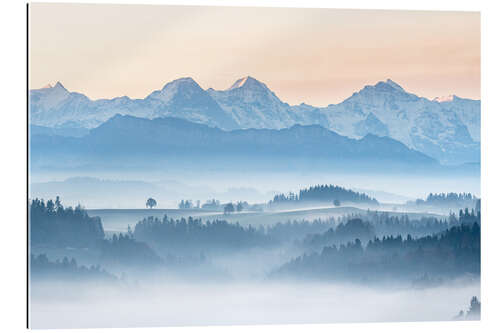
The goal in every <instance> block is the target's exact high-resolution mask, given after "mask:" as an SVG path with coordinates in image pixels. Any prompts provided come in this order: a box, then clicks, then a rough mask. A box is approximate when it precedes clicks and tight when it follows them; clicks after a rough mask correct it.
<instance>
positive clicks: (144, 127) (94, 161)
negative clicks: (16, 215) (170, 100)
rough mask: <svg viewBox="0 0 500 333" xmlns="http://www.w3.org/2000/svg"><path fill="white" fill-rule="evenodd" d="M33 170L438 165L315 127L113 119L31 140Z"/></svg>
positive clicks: (380, 141) (379, 140)
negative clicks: (73, 133) (77, 132)
mask: <svg viewBox="0 0 500 333" xmlns="http://www.w3.org/2000/svg"><path fill="white" fill-rule="evenodd" d="M30 154H31V155H30V157H31V164H32V166H33V167H35V168H62V167H70V168H71V167H110V166H112V167H116V166H120V165H121V166H123V165H127V166H131V167H138V168H142V167H144V168H145V167H148V166H152V165H155V164H161V165H163V167H165V168H169V167H171V168H175V167H185V166H196V167H201V168H202V167H204V166H211V167H216V168H224V167H235V168H248V169H262V168H270V169H276V170H287V169H290V170H291V169H294V168H298V169H302V168H305V167H308V166H309V167H310V166H311V165H313V166H314V167H316V168H323V169H332V170H334V169H338V170H340V169H349V168H357V169H366V170H373V171H376V170H386V171H387V170H390V169H391V168H394V169H401V168H403V169H405V170H413V169H418V168H435V167H439V166H440V165H439V163H438V162H437V161H436V160H435V159H433V158H431V157H429V156H427V155H425V154H423V153H421V152H418V151H416V150H413V149H410V148H408V147H406V146H405V145H404V144H403V143H401V142H399V141H397V140H394V139H392V138H389V137H379V136H376V135H373V134H367V135H366V136H364V137H363V138H361V139H351V138H348V137H346V136H342V135H339V134H337V133H335V132H334V131H331V130H328V129H326V128H323V127H321V126H319V125H293V126H291V127H289V128H284V129H279V130H275V129H238V130H231V131H227V130H222V129H219V128H217V127H210V126H208V125H203V124H198V123H194V122H190V121H187V120H184V119H180V118H173V117H164V118H155V119H146V118H138V117H133V116H128V115H125V116H124V115H115V116H113V117H112V118H110V119H109V120H107V121H106V122H104V123H103V124H101V125H100V126H98V127H96V128H94V129H91V130H90V131H89V133H88V134H87V135H84V136H81V137H68V136H59V135H52V134H37V135H33V136H32V137H31V146H30Z"/></svg>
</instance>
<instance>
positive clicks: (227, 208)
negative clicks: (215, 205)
mask: <svg viewBox="0 0 500 333" xmlns="http://www.w3.org/2000/svg"><path fill="white" fill-rule="evenodd" d="M232 212H234V205H233V204H232V203H231V202H230V203H228V204H227V205H225V206H224V214H226V215H227V214H231V213H232Z"/></svg>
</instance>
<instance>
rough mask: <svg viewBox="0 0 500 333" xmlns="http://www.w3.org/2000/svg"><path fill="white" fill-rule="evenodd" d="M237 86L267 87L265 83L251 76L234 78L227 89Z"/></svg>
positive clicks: (249, 87)
mask: <svg viewBox="0 0 500 333" xmlns="http://www.w3.org/2000/svg"><path fill="white" fill-rule="evenodd" d="M238 88H247V89H255V88H261V89H262V88H264V89H267V87H266V85H265V84H264V83H262V82H260V81H258V80H256V79H254V78H253V77H251V76H245V77H243V78H241V79H238V80H236V82H235V83H233V85H232V86H231V87H229V89H228V90H233V89H238Z"/></svg>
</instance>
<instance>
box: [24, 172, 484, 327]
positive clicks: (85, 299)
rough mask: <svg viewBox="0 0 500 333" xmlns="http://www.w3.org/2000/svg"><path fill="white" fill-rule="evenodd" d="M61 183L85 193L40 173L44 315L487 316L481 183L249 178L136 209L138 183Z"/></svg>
mask: <svg viewBox="0 0 500 333" xmlns="http://www.w3.org/2000/svg"><path fill="white" fill-rule="evenodd" d="M360 178H362V177H360ZM45 184H48V183H45ZM68 184H72V185H73V188H72V189H71V186H67V185H68ZM248 184H252V183H247V185H248ZM55 185H57V186H55ZM75 185H77V186H75ZM108 185H109V186H110V187H111V190H110V191H111V192H113V191H115V192H114V193H116V195H117V197H116V198H114V199H112V198H113V196H114V194H113V193H112V194H113V195H107V194H106V193H105V188H106V186H108ZM273 185H274V184H268V186H269V187H268V189H270V188H272V187H273ZM52 186H54V187H53V188H50V187H49V188H48V189H45V191H49V190H52V191H60V192H61V193H64V194H68V196H69V197H70V198H75V199H73V201H72V204H73V205H69V204H66V202H65V199H64V196H58V195H56V196H42V195H40V194H42V193H40V192H37V191H42V190H41V189H40V187H37V186H33V189H34V193H37V195H36V196H32V197H31V199H30V202H29V212H30V215H29V216H30V225H29V226H30V299H31V301H30V313H31V315H30V320H31V326H32V327H33V328H69V327H135V326H185V325H211V324H214V325H226V324H278V323H283V324H291V323H328V322H330V323H331V322H366V321H369V322H372V321H422V320H453V319H455V320H470V319H478V318H479V314H478V310H477V308H478V306H479V305H477V304H480V303H479V302H477V304H476V303H475V301H473V300H474V297H479V296H480V228H481V216H480V198H479V197H477V196H476V195H475V194H472V193H469V192H459V193H455V192H447V193H428V194H427V195H425V196H422V197H417V198H415V197H410V196H404V195H401V194H394V193H391V192H388V191H387V189H386V188H384V190H380V191H377V190H372V191H367V192H366V193H365V192H363V191H362V190H360V189H357V187H356V190H353V189H351V188H347V187H343V186H339V185H333V184H314V185H309V186H301V185H297V186H296V187H295V188H296V190H292V189H291V190H289V191H288V192H279V191H271V190H269V191H267V190H263V191H262V192H264V193H262V192H259V191H250V190H248V188H250V186H248V187H247V190H243V189H241V188H240V190H236V189H233V190H227V191H223V190H222V191H220V192H218V191H213V192H211V193H208V194H206V196H205V197H204V198H203V197H202V194H203V192H202V191H200V192H195V191H193V194H192V196H191V197H188V196H186V193H183V194H182V197H183V199H180V200H178V201H177V202H176V203H175V201H174V198H173V197H172V199H171V201H172V202H173V203H174V204H175V205H176V206H177V207H175V206H174V204H171V203H170V204H168V205H167V207H168V208H162V205H165V204H164V203H162V202H161V201H160V199H159V196H153V195H152V196H151V197H149V199H148V196H147V195H146V194H147V192H144V193H142V192H140V196H142V205H143V208H135V207H132V208H124V207H123V206H124V203H123V202H122V201H121V200H120V198H128V199H125V201H127V200H129V202H132V201H133V200H135V199H134V196H135V195H137V194H134V193H133V188H134V186H137V183H136V182H128V183H125V182H111V181H101V182H100V183H99V182H97V181H96V180H95V178H78V179H73V180H70V181H69V182H64V181H62V182H52ZM65 186H66V187H65ZM93 186H97V187H95V188H94V193H96V197H97V198H99V201H100V205H99V206H98V208H97V209H92V208H91V209H87V208H85V207H84V205H85V202H84V201H83V200H82V201H80V200H77V199H76V198H77V196H78V194H79V193H80V194H81V196H82V197H86V196H89V195H90V193H86V192H87V191H89V192H90V191H92V187H93ZM98 186H102V187H101V188H99V187H98ZM113 186H116V188H114V189H113ZM140 186H142V183H140ZM140 186H139V187H138V188H140ZM168 186H169V187H168V188H170V189H171V190H172V192H175V191H176V188H175V184H174V183H169V184H168ZM252 186H255V184H252ZM221 188H222V187H221ZM179 189H181V190H182V191H188V190H189V189H190V187H187V188H186V187H185V186H183V185H180V186H179ZM146 190H148V188H146ZM204 190H206V189H204ZM120 192H122V193H120ZM159 192H161V191H159ZM394 192H396V193H402V192H403V193H407V192H404V191H401V190H400V191H397V190H395V191H394ZM45 194H49V192H45ZM248 194H253V195H254V196H255V197H254V198H253V200H248V201H247V200H243V199H244V198H245V197H244V196H245V195H248ZM72 195H73V197H72ZM224 195H227V197H225V196H224ZM377 195H379V197H381V198H383V199H377ZM231 196H232V197H231ZM146 199H148V200H146ZM387 199H394V200H395V201H396V202H390V201H387ZM405 200H406V201H405ZM75 202H76V204H75ZM78 203H81V205H80V204H78ZM114 203H115V204H116V206H118V207H120V208H103V207H106V205H108V206H109V207H116V206H115V204H114ZM137 205H138V206H139V204H137ZM471 300H472V301H471ZM476 301H477V298H476ZM460 311H462V313H461V314H460ZM82 313H85V315H84V316H82ZM459 314H460V315H459Z"/></svg>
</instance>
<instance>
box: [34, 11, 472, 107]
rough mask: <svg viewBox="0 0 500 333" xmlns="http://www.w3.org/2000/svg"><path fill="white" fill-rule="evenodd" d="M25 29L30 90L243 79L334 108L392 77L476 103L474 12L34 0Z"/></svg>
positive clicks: (139, 94)
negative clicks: (27, 31) (42, 0)
mask: <svg viewBox="0 0 500 333" xmlns="http://www.w3.org/2000/svg"><path fill="white" fill-rule="evenodd" d="M30 23H31V28H30V87H31V88H40V87H42V86H44V85H46V84H47V83H51V84H54V83H55V82H56V81H61V82H62V83H63V85H64V86H65V87H66V88H67V89H68V90H70V91H78V92H81V93H84V94H86V95H87V96H88V97H90V98H92V99H97V98H112V97H116V96H123V95H127V96H129V97H131V98H143V97H145V96H147V95H148V94H149V93H151V92H152V91H153V90H157V89H161V88H162V87H163V85H165V83H167V82H169V81H172V80H174V79H177V78H180V77H186V76H190V77H192V78H193V79H194V80H196V81H197V82H198V83H199V84H200V85H201V87H202V88H204V89H207V88H210V87H212V88H214V89H226V88H228V87H229V86H231V84H232V83H233V82H234V81H236V80H237V79H238V78H240V77H243V76H246V75H251V76H253V77H255V78H256V79H258V80H260V81H262V82H264V83H266V84H267V86H268V87H269V88H270V89H271V90H273V91H274V92H275V93H276V94H277V95H278V97H280V98H281V99H282V100H283V101H285V102H288V103H290V104H299V103H302V102H305V103H308V104H312V105H316V106H324V105H327V104H330V103H338V102H340V101H342V100H343V99H345V98H347V97H349V96H350V95H351V94H352V93H353V92H355V91H358V90H360V89H361V88H362V87H363V86H365V85H367V84H375V83H376V82H377V81H381V80H386V79H387V78H391V79H392V80H394V81H396V82H398V83H399V84H401V85H402V86H403V88H405V89H406V90H408V91H410V92H413V93H416V94H417V95H420V96H425V97H428V98H434V97H436V96H443V95H449V94H456V95H458V96H461V97H467V98H474V99H479V98H480V15H479V13H477V12H474V13H473V12H418V11H374V10H336V9H288V8H243V7H239V8H237V7H187V6H166V5H165V6H152V5H149V6H148V5H102V4H101V5H88V4H30Z"/></svg>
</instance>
